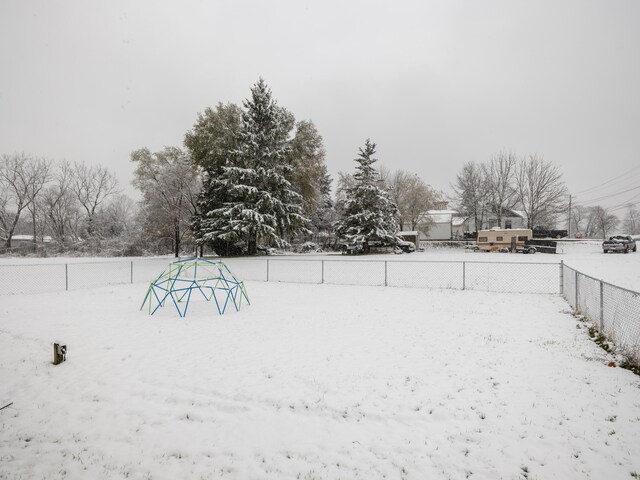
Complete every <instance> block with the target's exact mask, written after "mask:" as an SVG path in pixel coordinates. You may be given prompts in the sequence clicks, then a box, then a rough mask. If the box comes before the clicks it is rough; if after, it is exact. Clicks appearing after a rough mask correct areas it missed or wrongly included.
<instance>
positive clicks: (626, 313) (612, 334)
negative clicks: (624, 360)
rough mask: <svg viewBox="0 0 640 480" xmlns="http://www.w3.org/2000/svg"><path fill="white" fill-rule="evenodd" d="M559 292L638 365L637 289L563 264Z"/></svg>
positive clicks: (639, 320) (639, 308)
mask: <svg viewBox="0 0 640 480" xmlns="http://www.w3.org/2000/svg"><path fill="white" fill-rule="evenodd" d="M562 269H563V284H564V288H563V291H564V293H563V295H564V298H565V299H566V300H567V302H569V305H571V306H572V307H573V308H574V309H575V310H576V312H577V313H580V314H582V315H584V316H585V317H586V318H587V320H589V321H590V322H592V323H593V324H594V325H595V327H596V328H597V330H598V331H599V332H600V333H602V334H604V335H605V336H606V337H607V338H608V339H609V340H611V341H612V342H613V343H614V344H615V345H616V346H617V347H618V348H620V349H621V350H622V351H623V352H624V353H625V354H626V355H627V356H629V357H630V358H631V359H632V360H633V361H634V362H636V363H637V364H638V365H640V292H635V291H633V290H629V289H626V288H621V287H618V286H616V285H612V284H611V283H608V282H605V281H603V280H600V279H598V278H594V277H591V276H589V275H586V274H584V273H582V272H579V271H577V270H575V269H574V268H571V267H569V266H567V265H563V266H562Z"/></svg>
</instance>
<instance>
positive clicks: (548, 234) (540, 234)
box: [533, 227, 569, 238]
mask: <svg viewBox="0 0 640 480" xmlns="http://www.w3.org/2000/svg"><path fill="white" fill-rule="evenodd" d="M568 235H569V232H568V231H567V230H558V229H553V228H547V227H534V228H533V238H564V237H566V236H568Z"/></svg>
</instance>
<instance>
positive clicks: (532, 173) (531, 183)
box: [514, 155, 567, 228]
mask: <svg viewBox="0 0 640 480" xmlns="http://www.w3.org/2000/svg"><path fill="white" fill-rule="evenodd" d="M514 188H515V194H516V199H517V201H518V202H519V203H520V205H521V206H522V209H523V210H524V212H525V214H526V216H527V227H528V228H533V227H534V226H536V225H545V224H551V223H555V219H556V218H557V216H558V214H559V213H561V212H565V211H566V208H567V203H566V195H567V189H566V187H565V184H564V181H563V180H562V174H561V173H560V171H559V170H558V169H557V168H556V167H555V166H554V165H553V164H552V163H550V162H547V161H545V160H544V159H542V158H541V157H538V156H537V155H531V156H529V157H528V158H523V159H521V160H520V161H518V163H517V164H516V168H515V174H514Z"/></svg>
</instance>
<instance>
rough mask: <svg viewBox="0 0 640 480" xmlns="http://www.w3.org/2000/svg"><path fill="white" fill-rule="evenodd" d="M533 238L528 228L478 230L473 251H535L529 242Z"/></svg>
mask: <svg viewBox="0 0 640 480" xmlns="http://www.w3.org/2000/svg"><path fill="white" fill-rule="evenodd" d="M532 238H533V233H532V232H531V229H528V228H492V229H491V230H480V231H479V232H478V239H477V241H476V246H475V249H474V250H475V251H482V252H514V253H515V252H518V253H532V254H533V253H536V250H537V248H536V247H535V246H534V245H531V244H529V241H530V240H531V239H532Z"/></svg>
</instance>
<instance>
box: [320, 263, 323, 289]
mask: <svg viewBox="0 0 640 480" xmlns="http://www.w3.org/2000/svg"><path fill="white" fill-rule="evenodd" d="M321 262H322V274H321V275H322V278H321V279H320V283H324V260H321Z"/></svg>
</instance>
